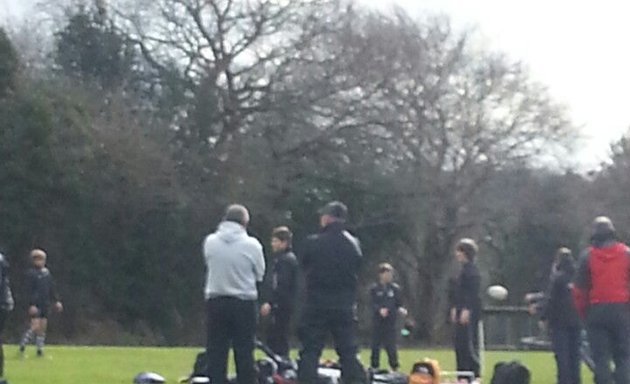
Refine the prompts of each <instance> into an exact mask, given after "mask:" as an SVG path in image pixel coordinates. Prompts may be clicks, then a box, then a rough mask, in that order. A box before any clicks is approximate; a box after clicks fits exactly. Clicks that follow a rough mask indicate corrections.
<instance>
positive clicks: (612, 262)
mask: <svg viewBox="0 0 630 384" xmlns="http://www.w3.org/2000/svg"><path fill="white" fill-rule="evenodd" d="M629 284H630V249H629V248H628V246H627V245H625V244H624V243H621V242H619V241H617V236H616V232H615V227H614V226H613V223H612V221H611V220H610V219H609V218H608V217H605V216H600V217H597V218H596V219H595V220H594V221H593V227H592V236H591V246H590V247H588V248H587V249H586V250H585V252H584V254H583V257H582V259H581V263H580V267H579V270H578V276H577V280H576V283H575V292H574V293H575V299H576V306H577V308H578V311H579V312H580V313H581V315H582V316H583V317H585V319H586V328H587V331H588V338H589V342H590V344H591V348H592V351H593V360H594V362H595V383H596V384H610V383H616V384H628V383H630V305H629V301H630V290H629V288H628V287H629ZM611 359H612V361H613V362H614V365H615V371H614V373H613V372H611V368H610V363H611Z"/></svg>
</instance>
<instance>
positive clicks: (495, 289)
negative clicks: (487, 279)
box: [487, 285, 508, 300]
mask: <svg viewBox="0 0 630 384" xmlns="http://www.w3.org/2000/svg"><path fill="white" fill-rule="evenodd" d="M487 293H488V296H490V297H492V298H493V299H495V300H505V299H507V297H508V290H507V288H505V287H504V286H502V285H491V286H489V287H488V290H487Z"/></svg>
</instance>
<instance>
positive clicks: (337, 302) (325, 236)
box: [299, 222, 363, 309]
mask: <svg viewBox="0 0 630 384" xmlns="http://www.w3.org/2000/svg"><path fill="white" fill-rule="evenodd" d="M299 256H300V258H299V261H300V265H301V267H302V269H303V271H304V276H305V280H306V300H305V304H306V306H307V307H311V308H324V309H351V308H353V307H354V305H355V303H356V293H357V283H358V280H359V269H360V268H361V262H362V258H363V256H362V253H361V247H360V245H359V241H358V240H357V239H356V238H355V237H354V236H352V235H351V234H350V233H348V232H347V231H346V230H345V229H344V226H343V223H339V222H335V223H332V224H330V225H328V226H327V227H326V228H324V229H322V231H321V232H320V233H319V234H317V235H311V236H309V237H308V239H307V240H306V242H305V243H304V247H303V249H302V252H301V253H300V255H299Z"/></svg>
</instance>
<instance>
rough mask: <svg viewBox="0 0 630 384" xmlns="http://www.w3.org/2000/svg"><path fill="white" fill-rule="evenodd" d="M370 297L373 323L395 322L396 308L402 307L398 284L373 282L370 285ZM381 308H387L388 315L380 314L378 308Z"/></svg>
mask: <svg viewBox="0 0 630 384" xmlns="http://www.w3.org/2000/svg"><path fill="white" fill-rule="evenodd" d="M370 298H371V299H372V316H373V318H374V321H375V324H379V323H393V324H395V323H396V318H397V314H398V309H399V308H400V307H402V294H401V292H400V287H399V286H398V284H396V283H389V284H385V285H382V284H379V283H377V284H374V285H372V286H371V287H370ZM382 308H387V310H388V311H389V315H388V316H387V317H382V316H381V314H380V310H381V309H382Z"/></svg>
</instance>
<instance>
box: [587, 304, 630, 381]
mask: <svg viewBox="0 0 630 384" xmlns="http://www.w3.org/2000/svg"><path fill="white" fill-rule="evenodd" d="M586 329H587V332H588V340H589V343H590V344H591V350H592V351H593V361H594V362H595V383H596V384H609V383H615V384H628V383H630V307H629V306H628V304H626V303H619V304H617V303H602V304H591V305H590V306H589V307H588V310H587V314H586ZM611 360H612V361H613V362H614V365H615V371H614V372H611V369H610V368H611V366H610V362H611Z"/></svg>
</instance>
